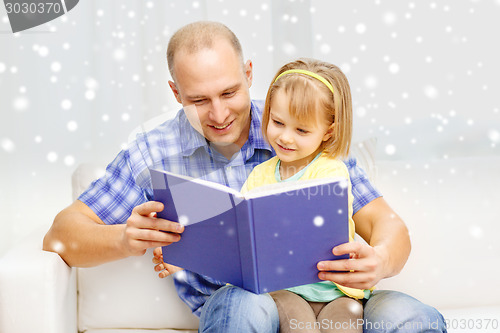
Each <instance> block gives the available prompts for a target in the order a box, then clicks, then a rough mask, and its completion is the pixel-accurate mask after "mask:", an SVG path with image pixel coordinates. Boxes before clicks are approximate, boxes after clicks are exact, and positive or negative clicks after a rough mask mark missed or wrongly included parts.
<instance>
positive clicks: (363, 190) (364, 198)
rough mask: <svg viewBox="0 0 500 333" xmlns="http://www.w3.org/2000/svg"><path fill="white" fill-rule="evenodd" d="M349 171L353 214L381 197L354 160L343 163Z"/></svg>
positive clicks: (350, 159) (351, 158)
mask: <svg viewBox="0 0 500 333" xmlns="http://www.w3.org/2000/svg"><path fill="white" fill-rule="evenodd" d="M344 163H345V165H346V166H347V169H348V170H349V177H350V178H351V184H352V195H353V196H354V202H353V207H352V208H353V214H356V212H357V211H358V210H360V209H361V208H363V207H364V206H365V205H367V204H368V203H370V202H371V201H372V200H374V199H376V198H378V197H381V196H382V195H381V194H380V192H379V191H378V190H377V189H376V188H375V187H374V186H373V185H372V184H371V183H370V180H369V179H368V176H367V175H366V173H365V171H364V170H363V169H361V167H360V166H358V164H357V162H356V159H355V158H353V157H350V158H349V159H347V160H345V161H344Z"/></svg>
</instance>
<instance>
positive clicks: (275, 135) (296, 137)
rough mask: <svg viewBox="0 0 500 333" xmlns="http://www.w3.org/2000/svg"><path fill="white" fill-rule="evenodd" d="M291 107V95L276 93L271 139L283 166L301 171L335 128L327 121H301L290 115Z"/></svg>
mask: <svg viewBox="0 0 500 333" xmlns="http://www.w3.org/2000/svg"><path fill="white" fill-rule="evenodd" d="M288 104H289V103H288V98H287V95H286V94H285V93H284V92H282V91H278V92H276V94H275V95H274V96H273V100H272V102H271V110H270V115H269V123H268V125H267V138H268V140H269V143H270V144H271V146H272V147H273V148H274V150H275V151H276V155H278V158H279V159H280V160H281V165H282V166H283V167H287V168H289V167H295V168H296V171H295V172H298V171H299V170H300V169H302V168H303V167H305V166H306V165H307V164H309V163H310V162H311V161H312V160H313V159H314V157H316V155H317V154H318V153H319V152H320V151H321V150H322V147H321V144H322V143H323V142H324V141H327V140H328V139H330V137H331V128H330V126H329V125H328V124H327V123H326V122H325V121H323V122H320V121H315V120H314V119H312V120H311V121H308V122H300V121H298V119H295V118H294V117H292V116H291V115H290V113H289V112H288ZM317 118H319V117H317Z"/></svg>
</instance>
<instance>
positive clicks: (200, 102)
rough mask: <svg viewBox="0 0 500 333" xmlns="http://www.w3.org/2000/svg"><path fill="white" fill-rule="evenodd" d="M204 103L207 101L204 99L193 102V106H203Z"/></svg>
mask: <svg viewBox="0 0 500 333" xmlns="http://www.w3.org/2000/svg"><path fill="white" fill-rule="evenodd" d="M204 102H205V100H204V99H197V100H194V101H193V104H196V105H201V104H203V103H204Z"/></svg>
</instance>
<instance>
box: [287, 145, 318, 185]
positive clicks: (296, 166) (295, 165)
mask: <svg viewBox="0 0 500 333" xmlns="http://www.w3.org/2000/svg"><path fill="white" fill-rule="evenodd" d="M319 154H321V151H319V152H318V151H317V152H316V153H315V154H311V155H310V156H308V158H307V159H301V160H295V161H290V162H284V161H283V160H280V167H279V172H280V178H281V180H285V179H288V178H290V177H293V176H294V175H295V174H297V173H298V172H300V171H301V170H303V169H304V168H306V167H307V166H308V165H309V164H310V163H311V162H312V161H313V160H314V159H315V158H316V156H318V155H319Z"/></svg>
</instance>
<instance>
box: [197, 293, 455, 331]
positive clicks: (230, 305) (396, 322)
mask: <svg viewBox="0 0 500 333" xmlns="http://www.w3.org/2000/svg"><path fill="white" fill-rule="evenodd" d="M278 326H279V316H278V310H277V308H276V305H275V303H274V301H273V299H272V298H271V296H269V295H268V294H262V295H256V294H253V293H251V292H249V291H246V290H243V289H241V288H238V287H234V286H229V285H228V286H224V287H222V288H220V289H218V290H217V291H216V292H215V293H213V294H212V295H211V296H210V298H209V299H208V301H207V302H206V303H205V305H204V306H203V309H202V312H201V317H200V328H199V330H198V331H199V332H215V333H223V332H231V333H233V332H241V333H245V332H258V333H277V332H278V329H279V328H278ZM363 331H364V332H369V333H375V332H377V333H379V332H446V327H445V323H444V318H443V316H442V315H441V314H440V313H439V312H438V311H437V310H436V309H434V308H433V307H431V306H428V305H425V304H423V303H421V302H420V301H418V300H416V299H415V298H413V297H411V296H408V295H406V294H403V293H400V292H397V291H390V290H376V291H374V293H373V295H372V297H371V298H370V299H369V300H368V301H367V302H366V304H365V305H364V329H363Z"/></svg>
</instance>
